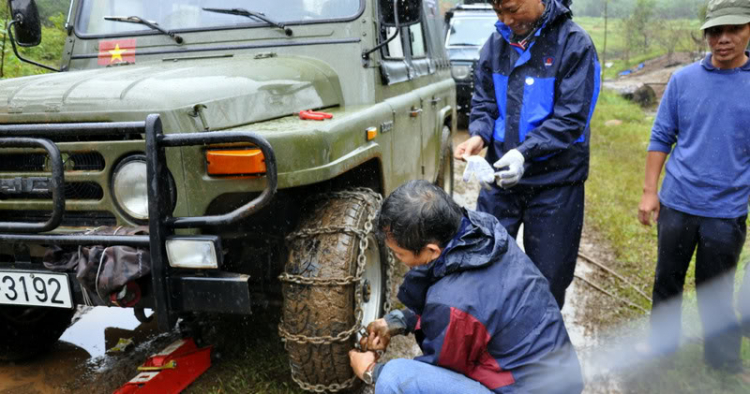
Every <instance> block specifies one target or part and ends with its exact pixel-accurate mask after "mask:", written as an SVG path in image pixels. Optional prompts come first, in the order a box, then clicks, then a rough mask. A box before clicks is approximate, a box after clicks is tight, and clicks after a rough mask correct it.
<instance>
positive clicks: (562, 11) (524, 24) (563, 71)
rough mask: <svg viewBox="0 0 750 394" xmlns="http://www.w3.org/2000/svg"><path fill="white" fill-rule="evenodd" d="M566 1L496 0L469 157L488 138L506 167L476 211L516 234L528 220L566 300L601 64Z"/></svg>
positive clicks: (530, 244) (529, 246)
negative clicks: (496, 18) (487, 215)
mask: <svg viewBox="0 0 750 394" xmlns="http://www.w3.org/2000/svg"><path fill="white" fill-rule="evenodd" d="M568 3H569V1H565V0H494V2H493V8H494V9H495V12H496V13H497V14H498V19H499V21H498V22H497V24H496V26H497V32H496V33H493V34H492V36H491V37H490V38H489V40H488V41H487V43H486V44H485V46H484V47H483V48H482V52H481V55H480V59H479V64H478V66H477V68H478V69H477V70H476V72H475V78H476V83H475V90H474V97H473V99H472V111H471V116H470V122H469V134H471V137H470V138H469V139H468V140H467V141H465V142H464V143H462V144H460V145H459V146H458V147H456V151H455V152H454V155H455V157H456V158H458V159H462V158H464V157H466V156H469V155H476V154H478V153H479V152H480V151H481V150H482V149H483V148H484V147H487V155H486V160H487V161H488V162H489V163H493V164H494V166H495V168H497V169H498V170H499V172H497V173H496V184H492V185H486V189H485V190H482V191H481V192H480V194H479V199H478V202H477V210H479V211H482V212H487V213H490V214H492V215H494V216H496V217H497V218H498V219H499V220H500V222H501V223H502V224H503V226H505V228H506V229H507V230H508V232H509V233H510V235H511V236H513V237H516V235H517V234H518V230H519V227H520V225H521V224H523V225H524V237H523V243H524V246H525V249H526V253H527V254H528V255H529V257H531V260H532V261H533V262H534V264H536V265H537V267H539V270H540V271H541V272H542V274H543V275H544V276H545V277H546V278H547V280H549V283H550V290H551V291H552V294H553V295H554V297H555V300H556V301H557V304H558V305H559V307H560V308H562V306H563V304H564V302H565V289H566V288H567V287H568V285H570V283H571V282H572V280H573V272H574V270H575V263H576V257H577V254H578V247H579V243H580V239H581V230H582V227H583V205H584V182H585V181H586V179H587V177H588V170H589V137H590V130H589V121H590V119H591V116H592V114H593V112H594V107H595V106H596V101H597V98H598V96H599V88H600V83H601V68H600V66H599V62H598V59H597V54H596V49H595V48H594V44H593V43H592V41H591V38H590V37H589V36H588V34H587V33H586V32H585V31H584V30H583V29H582V28H581V27H580V26H578V25H577V24H575V23H574V22H573V21H572V19H571V12H570V10H569V9H568V8H567V6H566V4H568Z"/></svg>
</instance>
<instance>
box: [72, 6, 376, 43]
mask: <svg viewBox="0 0 750 394" xmlns="http://www.w3.org/2000/svg"><path fill="white" fill-rule="evenodd" d="M360 1H361V0H280V1H278V2H276V1H251V0H158V1H156V0H83V4H82V5H81V8H80V11H79V14H78V18H77V22H76V24H77V25H76V29H77V31H78V32H79V33H82V34H85V35H120V34H126V33H130V32H140V31H150V30H151V29H150V28H149V27H148V26H144V25H141V24H131V23H116V22H113V21H108V20H105V19H104V17H107V16H124V17H127V16H138V17H140V18H142V19H144V20H147V21H149V22H156V23H158V25H159V27H161V28H163V29H165V30H170V31H172V30H183V29H213V28H226V27H239V26H268V23H266V22H263V21H262V20H252V19H249V18H245V17H242V16H237V15H228V14H220V13H215V12H207V11H204V10H203V8H244V9H246V10H250V11H253V12H257V13H261V14H263V15H264V16H265V17H266V18H268V19H270V20H273V21H276V22H280V23H289V22H302V23H304V22H308V21H310V22H312V21H321V20H336V19H346V18H351V17H354V16H356V15H357V13H358V11H359V9H360Z"/></svg>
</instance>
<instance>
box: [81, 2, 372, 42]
mask: <svg viewBox="0 0 750 394" xmlns="http://www.w3.org/2000/svg"><path fill="white" fill-rule="evenodd" d="M73 1H76V0H71V6H72V2H73ZM85 1H96V0H78V3H77V4H76V11H75V15H76V18H75V22H74V23H73V33H74V34H75V36H76V37H77V38H81V39H99V38H122V37H140V36H155V35H163V33H161V32H159V31H156V30H151V29H145V30H136V31H126V32H122V33H112V34H89V33H84V32H82V31H81V30H80V29H79V23H81V22H80V21H81V13H82V12H83V3H84V2H85ZM358 1H359V10H357V12H356V13H355V14H354V15H353V16H351V17H346V18H333V19H315V20H310V21H284V22H283V23H284V24H285V25H287V26H302V25H318V24H322V23H346V22H351V21H354V20H357V19H359V18H360V17H361V16H362V14H364V12H365V6H366V4H365V0H358ZM128 16H129V15H128ZM256 28H271V29H273V28H274V27H273V26H270V25H269V24H268V23H266V22H257V21H253V20H251V19H247V21H246V22H243V23H240V24H235V25H227V26H211V27H199V28H189V29H174V30H170V31H171V32H174V33H194V32H203V31H220V30H240V29H256Z"/></svg>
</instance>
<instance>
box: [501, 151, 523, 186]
mask: <svg viewBox="0 0 750 394" xmlns="http://www.w3.org/2000/svg"><path fill="white" fill-rule="evenodd" d="M525 161H526V159H524V157H523V155H522V154H521V152H519V151H518V150H517V149H511V150H509V151H508V153H506V154H504V155H503V157H501V158H500V160H498V161H496V162H495V164H494V167H495V168H497V169H498V170H499V169H501V168H506V167H507V168H508V169H507V170H505V171H500V172H498V173H496V174H495V176H496V177H497V178H498V179H497V185H498V186H500V187H502V188H503V189H508V188H511V187H513V186H515V185H517V184H518V182H519V181H520V180H521V177H522V176H523V171H524V168H523V163H524V162H525Z"/></svg>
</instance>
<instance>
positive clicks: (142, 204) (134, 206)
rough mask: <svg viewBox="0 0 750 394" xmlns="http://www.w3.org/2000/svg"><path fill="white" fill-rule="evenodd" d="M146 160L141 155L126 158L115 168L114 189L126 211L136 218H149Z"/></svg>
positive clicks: (119, 202)
mask: <svg viewBox="0 0 750 394" xmlns="http://www.w3.org/2000/svg"><path fill="white" fill-rule="evenodd" d="M146 179H147V178H146V161H145V160H143V159H141V158H140V157H135V158H132V159H125V160H124V161H122V162H121V163H120V165H118V166H117V169H115V174H114V176H113V180H112V190H113V191H114V195H115V199H116V200H117V203H118V204H119V205H120V208H122V210H123V211H125V213H127V214H128V215H129V216H131V217H132V218H134V219H139V220H146V219H148V184H147V182H146Z"/></svg>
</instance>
